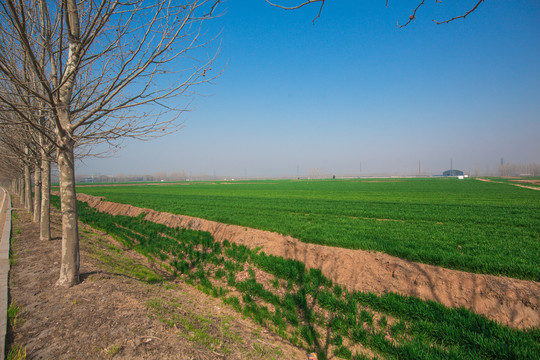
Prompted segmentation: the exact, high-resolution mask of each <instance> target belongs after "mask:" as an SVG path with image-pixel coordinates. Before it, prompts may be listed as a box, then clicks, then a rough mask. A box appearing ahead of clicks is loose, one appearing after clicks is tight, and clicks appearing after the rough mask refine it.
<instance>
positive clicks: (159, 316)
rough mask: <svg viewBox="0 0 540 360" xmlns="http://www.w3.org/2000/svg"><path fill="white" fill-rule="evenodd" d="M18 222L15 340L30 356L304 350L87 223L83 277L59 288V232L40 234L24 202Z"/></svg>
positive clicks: (280, 354)
mask: <svg viewBox="0 0 540 360" xmlns="http://www.w3.org/2000/svg"><path fill="white" fill-rule="evenodd" d="M16 216H17V218H16V219H15V221H14V223H13V239H12V243H13V249H14V258H13V259H14V260H13V262H14V264H13V266H12V271H11V274H10V297H11V299H10V300H11V303H12V308H19V309H20V310H19V312H18V315H17V316H16V317H15V318H14V320H13V322H14V323H13V326H12V327H11V329H10V333H9V335H10V336H9V337H8V342H7V346H8V348H9V347H11V348H15V349H16V348H19V349H24V348H25V349H26V352H27V353H26V358H27V359H111V358H114V359H130V360H133V359H134V360H138V359H140V360H142V359H144V360H147V359H159V360H167V359H186V360H188V359H225V358H226V359H238V360H242V359H306V358H307V354H306V352H305V351H303V350H302V349H298V348H296V347H295V346H292V345H291V344H290V343H288V342H285V341H283V340H282V339H281V338H280V337H278V336H277V335H275V334H273V333H270V332H268V331H266V330H264V329H262V328H261V327H260V326H258V325H257V324H256V323H254V322H253V321H251V320H250V319H247V318H243V317H242V316H241V315H239V314H238V313H237V312H236V311H234V310H233V309H232V308H229V307H228V306H227V305H224V304H223V303H222V302H221V300H219V299H215V298H212V297H209V296H206V295H204V294H203V293H202V292H200V291H198V290H197V289H196V288H194V287H192V286H189V285H187V284H185V283H184V282H181V281H164V282H163V283H149V282H148V281H141V278H145V276H146V277H147V276H149V275H152V276H154V277H155V276H157V275H156V273H153V272H152V271H151V270H149V269H151V268H152V267H151V264H149V263H148V261H147V260H146V258H144V257H143V256H141V255H139V254H138V253H136V252H134V251H126V250H120V244H117V243H116V242H115V241H114V240H113V239H112V238H110V237H109V236H108V235H107V234H104V233H101V232H97V231H95V230H93V229H91V228H90V227H88V226H85V225H81V227H80V234H81V235H80V237H81V240H80V244H81V258H82V262H81V264H82V267H81V280H82V282H81V284H79V285H77V286H74V287H72V288H70V289H63V288H56V287H54V283H55V281H56V279H57V278H58V271H59V261H60V252H61V241H60V238H59V235H60V233H61V229H60V218H59V215H58V214H57V213H56V214H54V216H53V224H52V225H53V239H54V240H52V241H48V242H40V241H39V228H38V225H37V224H35V223H32V222H31V218H30V216H29V215H28V214H27V213H25V212H22V211H17V215H16Z"/></svg>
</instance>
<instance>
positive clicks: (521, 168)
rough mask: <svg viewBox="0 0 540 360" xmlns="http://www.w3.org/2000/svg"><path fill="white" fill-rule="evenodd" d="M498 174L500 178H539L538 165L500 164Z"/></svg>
mask: <svg viewBox="0 0 540 360" xmlns="http://www.w3.org/2000/svg"><path fill="white" fill-rule="evenodd" d="M499 174H500V175H501V176H540V164H537V163H529V164H513V163H508V164H501V165H499Z"/></svg>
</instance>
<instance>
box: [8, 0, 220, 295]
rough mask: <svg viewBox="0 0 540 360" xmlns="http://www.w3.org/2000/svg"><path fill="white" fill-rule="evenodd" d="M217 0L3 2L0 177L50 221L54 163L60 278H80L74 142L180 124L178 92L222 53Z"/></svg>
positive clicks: (206, 75)
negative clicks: (215, 39) (214, 29)
mask: <svg viewBox="0 0 540 360" xmlns="http://www.w3.org/2000/svg"><path fill="white" fill-rule="evenodd" d="M218 3H219V1H218V0H200V1H199V0H186V1H182V2H170V1H165V0H160V1H152V2H148V1H143V0H135V1H132V2H120V1H118V0H87V1H79V0H20V1H14V0H4V1H1V2H0V23H1V24H2V25H1V28H0V137H1V140H0V146H2V149H3V150H4V149H5V152H4V154H3V156H2V175H3V177H4V178H6V177H10V178H11V179H12V180H13V185H14V187H15V188H17V190H19V191H21V192H22V193H23V194H24V198H23V200H24V204H25V206H26V208H27V209H28V210H30V211H34V219H35V220H36V221H41V223H42V224H44V226H45V225H47V226H48V223H47V221H48V220H47V219H46V218H47V216H48V215H47V214H42V212H41V209H44V210H46V209H48V207H49V206H50V205H49V204H48V199H49V195H48V194H49V193H50V175H48V174H50V161H55V162H56V163H57V166H58V169H59V178H60V195H61V207H62V211H61V212H62V264H61V270H60V277H59V279H58V282H57V285H60V286H72V285H75V284H77V283H78V282H79V237H78V226H77V219H78V216H77V202H76V192H75V158H76V154H77V153H76V149H80V148H81V146H87V147H86V149H89V147H88V146H94V145H96V144H103V143H105V144H109V145H113V146H114V145H115V143H116V142H117V141H119V140H121V139H122V138H125V137H134V138H145V137H152V136H159V135H161V134H163V133H167V132H170V131H171V130H174V129H176V128H178V127H179V126H180V125H181V122H180V121H179V116H180V115H181V114H182V113H183V112H184V111H186V107H185V104H186V103H188V102H186V101H179V98H180V97H182V96H186V97H189V96H191V95H192V94H193V90H192V87H193V86H195V85H198V84H201V83H204V82H207V81H210V80H211V79H212V78H214V76H215V75H211V74H212V73H215V71H214V72H212V71H211V66H212V63H213V61H214V59H215V53H216V51H215V50H213V49H212V47H211V46H209V44H210V42H211V41H212V38H208V37H207V36H204V34H203V32H202V25H203V23H204V21H206V20H207V19H210V18H211V17H212V16H213V15H214V14H213V12H214V11H215V9H216V5H217V4H218ZM31 173H34V177H35V179H34V181H33V183H34V184H35V191H34V193H35V194H36V196H35V202H34V203H33V202H32V199H31V190H30V184H31V183H32V180H31V179H30V174H31ZM21 179H22V180H21ZM21 183H24V190H23V189H22V186H21ZM41 189H43V192H42V191H41ZM45 213H46V211H45ZM48 238H50V235H49V236H48V237H47V236H46V235H44V236H43V239H48Z"/></svg>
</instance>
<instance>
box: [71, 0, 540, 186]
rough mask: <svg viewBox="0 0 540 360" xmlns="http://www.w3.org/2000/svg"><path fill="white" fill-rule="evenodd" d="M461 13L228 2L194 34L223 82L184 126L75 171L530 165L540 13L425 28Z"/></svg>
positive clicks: (523, 8) (539, 126)
mask: <svg viewBox="0 0 540 360" xmlns="http://www.w3.org/2000/svg"><path fill="white" fill-rule="evenodd" d="M475 3H476V1H475V0H470V1H469V0H468V1H459V2H443V3H441V4H436V3H435V2H434V1H428V2H426V5H425V6H424V7H422V8H421V9H420V10H419V12H418V13H417V16H418V18H417V19H416V20H415V21H414V22H412V23H411V24H410V25H409V26H407V27H406V28H402V29H399V28H398V27H396V21H399V22H400V23H402V22H404V21H405V20H406V19H407V18H408V16H409V15H410V14H411V12H412V10H413V9H414V8H415V7H416V4H417V2H415V1H397V0H396V1H389V7H386V6H385V1H384V0H378V1H369V2H368V1H350V0H342V1H338V0H327V1H326V5H325V7H324V10H323V13H322V15H321V18H319V19H317V20H316V21H315V24H313V23H312V19H313V18H314V17H315V16H316V14H317V12H318V7H317V6H308V7H305V8H303V9H300V10H296V11H284V10H281V9H277V8H273V7H271V6H269V5H268V4H267V3H266V2H265V1H264V0H250V1H246V0H229V1H227V2H225V3H224V5H223V7H222V10H224V14H223V16H221V17H220V18H218V19H215V20H213V21H212V22H211V23H208V31H209V33H210V34H215V33H218V32H220V31H221V36H220V42H221V50H220V54H219V58H218V60H217V63H216V65H215V66H214V67H213V68H214V70H216V69H222V68H224V72H223V74H222V75H221V76H220V77H219V78H218V79H217V80H216V81H214V82H213V84H211V85H204V86H202V87H200V88H199V89H197V91H198V92H199V93H201V94H203V95H204V96H199V97H196V98H195V99H194V102H193V105H192V111H191V112H189V113H187V114H186V115H185V116H184V118H183V119H184V121H185V127H184V128H183V129H182V130H181V131H179V132H177V133H174V134H171V135H168V136H166V137H163V138H160V139H156V140H152V141H145V142H137V141H127V142H126V143H125V144H124V145H125V146H124V148H123V149H122V150H120V151H119V152H117V153H116V155H115V156H113V157H111V158H107V159H86V160H85V161H84V163H80V164H79V166H78V169H77V171H78V173H79V174H83V173H84V174H92V175H94V174H95V175H99V174H110V175H114V174H119V173H125V174H143V173H146V174H151V173H154V172H174V171H179V170H185V171H187V172H190V173H192V174H203V173H206V174H214V173H215V174H217V175H218V176H228V177H243V176H245V175H247V176H248V177H278V176H296V175H297V174H299V175H300V176H306V175H309V174H310V173H314V172H316V171H319V172H323V173H329V174H337V175H358V174H362V175H369V174H414V173H417V172H418V163H419V161H421V163H422V171H424V172H430V173H442V171H443V170H446V169H448V168H449V167H450V159H453V165H454V168H458V169H462V170H465V171H470V172H474V171H475V169H478V170H479V171H480V172H486V171H488V170H489V171H495V170H496V167H497V165H498V163H499V161H500V158H501V157H503V158H504V160H505V162H514V163H531V162H536V163H540V21H538V19H540V2H539V1H537V0H519V1H507V0H500V1H486V2H485V3H484V4H482V5H480V7H479V9H478V10H477V11H476V12H475V13H473V14H471V15H470V16H469V17H467V18H466V19H465V20H456V21H454V22H452V23H450V24H446V25H436V24H435V23H433V22H432V21H431V20H432V19H439V20H445V19H447V18H449V17H453V16H455V15H458V14H460V13H462V12H463V11H464V10H467V6H472V5H474V4H475ZM179 101H180V100H179ZM360 164H361V165H360ZM360 167H361V169H360ZM316 169H318V170H316ZM360 171H361V173H360Z"/></svg>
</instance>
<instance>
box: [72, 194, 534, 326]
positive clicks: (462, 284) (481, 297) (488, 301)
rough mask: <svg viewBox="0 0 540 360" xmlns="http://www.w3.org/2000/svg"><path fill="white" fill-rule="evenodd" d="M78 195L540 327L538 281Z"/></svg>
mask: <svg viewBox="0 0 540 360" xmlns="http://www.w3.org/2000/svg"><path fill="white" fill-rule="evenodd" d="M77 196H78V199H79V200H81V201H85V202H87V203H88V204H89V205H90V206H92V207H94V208H97V209H98V210H99V211H103V212H108V213H111V214H114V215H127V216H138V215H140V214H142V213H145V214H146V217H145V218H146V220H149V221H153V222H156V223H160V224H164V225H167V226H170V227H184V228H190V229H194V230H202V231H208V232H210V233H211V234H212V235H213V236H214V238H215V239H216V240H219V241H224V240H229V241H234V242H235V243H238V244H243V245H246V246H247V247H249V248H251V249H254V248H257V247H261V248H262V251H264V252H265V253H267V254H272V255H276V256H283V257H285V258H289V259H294V260H299V261H302V262H303V263H305V264H306V266H307V267H309V268H319V269H321V270H322V272H323V274H324V275H325V276H327V277H328V278H330V279H332V280H333V281H335V282H337V283H339V284H342V285H345V286H347V287H348V288H349V289H350V290H361V291H370V292H374V293H376V294H384V293H387V292H396V293H400V294H404V295H411V296H417V297H419V298H421V299H424V300H434V301H437V302H439V303H441V304H443V305H445V306H449V307H461V306H463V307H466V308H469V309H471V310H472V311H474V312H476V313H479V314H483V315H485V316H487V317H489V318H491V319H493V320H496V321H498V322H500V323H503V324H506V325H509V326H512V327H516V328H520V329H524V328H530V327H539V326H540V283H538V282H534V281H524V280H518V279H512V278H507V277H497V276H492V275H481V274H474V273H468V272H463V271H457V270H451V269H446V268H441V267H437V266H432V265H426V264H419V263H413V262H410V261H407V260H403V259H399V258H396V257H393V256H390V255H387V254H383V253H380V252H368V251H362V250H349V249H342V248H334V247H329V246H322V245H314V244H306V243H302V242H300V241H299V240H297V239H294V238H292V237H290V236H283V235H280V234H276V233H272V232H269V231H263V230H256V229H250V228H246V227H242V226H236V225H227V224H222V223H218V222H215V221H209V220H204V219H200V218H195V217H190V216H184V215H174V214H170V213H162V212H158V211H154V210H150V209H142V208H137V207H134V206H131V205H125V204H117V203H112V202H108V201H103V200H102V199H100V198H97V197H93V196H90V195H86V194H78V195H77Z"/></svg>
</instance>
